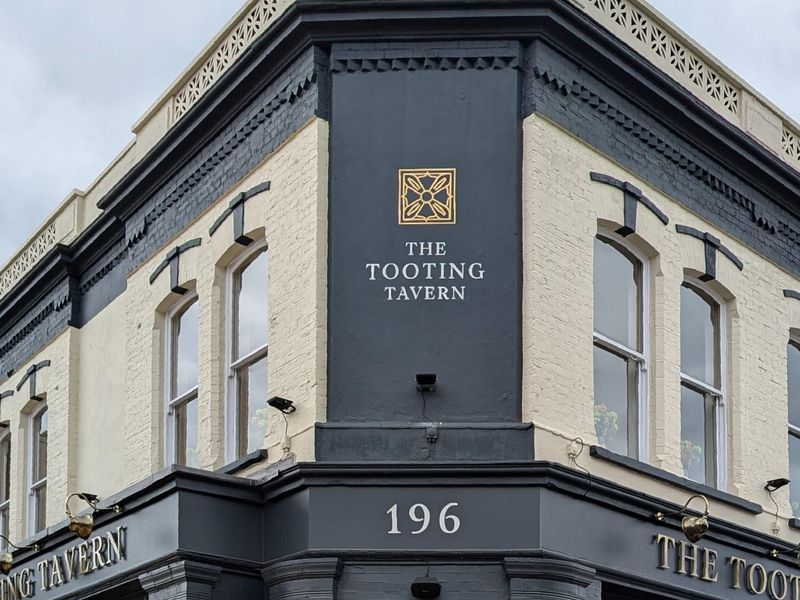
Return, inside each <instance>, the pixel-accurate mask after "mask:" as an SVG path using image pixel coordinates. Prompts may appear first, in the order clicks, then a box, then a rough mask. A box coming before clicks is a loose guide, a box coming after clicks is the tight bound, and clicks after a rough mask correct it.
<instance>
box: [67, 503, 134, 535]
mask: <svg viewBox="0 0 800 600" xmlns="http://www.w3.org/2000/svg"><path fill="white" fill-rule="evenodd" d="M74 496H77V497H78V498H80V499H81V500H83V501H84V502H86V504H88V505H89V506H90V507H91V509H92V512H91V513H90V514H88V515H74V514H72V511H71V510H70V508H69V501H70V500H71V499H72V498H73V497H74ZM99 501H100V498H98V497H97V496H95V495H94V494H89V493H86V492H76V493H74V494H70V495H69V496H67V501H66V502H65V506H66V512H67V517H68V518H69V530H70V531H71V532H72V533H74V534H75V535H77V536H78V537H79V538H81V539H84V540H85V539H88V537H89V536H90V535H92V529H94V515H95V514H97V513H99V512H107V511H110V512H115V513H120V512H122V507H120V505H119V504H115V505H114V506H109V507H108V508H97V503H98V502H99Z"/></svg>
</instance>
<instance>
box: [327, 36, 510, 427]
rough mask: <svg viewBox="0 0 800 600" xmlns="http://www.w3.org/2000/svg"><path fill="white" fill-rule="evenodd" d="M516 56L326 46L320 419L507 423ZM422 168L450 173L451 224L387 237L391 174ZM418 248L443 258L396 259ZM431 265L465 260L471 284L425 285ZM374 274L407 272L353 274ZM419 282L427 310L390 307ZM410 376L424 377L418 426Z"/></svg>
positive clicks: (393, 198)
mask: <svg viewBox="0 0 800 600" xmlns="http://www.w3.org/2000/svg"><path fill="white" fill-rule="evenodd" d="M518 57H519V47H518V45H517V44H515V43H507V44H503V43H501V44H437V45H433V46H431V45H421V44H418V45H414V44H393V45H392V46H391V47H390V46H388V45H377V46H374V45H352V44H351V45H347V46H342V47H339V46H334V49H333V50H332V55H331V60H332V65H333V68H332V71H333V73H334V74H333V85H332V98H333V104H332V130H331V199H330V276H329V289H330V296H329V302H330V306H329V312H330V319H329V357H330V358H329V399H328V419H329V420H331V421H418V422H419V421H429V420H430V421H434V422H436V421H513V420H518V419H519V416H520V401H519V393H520V391H519V387H520V374H519V354H520V318H519V312H520V217H519V215H520V187H519V184H520V168H521V167H520V165H521V161H520V143H519V100H518V98H519V94H518V86H519V72H518V70H517V69H516V65H517V64H518V60H519V58H518ZM381 60H383V61H388V63H391V62H392V61H395V62H397V63H402V68H398V69H396V70H392V69H391V68H387V69H382V68H381V67H380V64H379V63H380V61H381ZM426 61H432V62H433V63H434V64H436V70H424V65H425V63H426ZM445 61H448V62H445ZM459 61H461V62H459ZM478 61H486V62H487V65H488V66H487V67H486V68H485V69H479V68H478V66H477V64H480V63H479V62H478ZM459 64H462V65H464V66H463V68H461V67H459V66H458V65H459ZM353 65H355V66H353ZM492 65H495V68H494V69H492V68H491V66H492ZM436 168H452V169H456V175H455V177H456V192H455V194H456V218H455V220H456V222H455V223H454V224H415V225H400V224H399V223H398V196H399V191H398V187H399V184H398V170H399V169H436ZM423 241H424V242H434V243H435V242H442V243H443V245H442V246H441V248H442V250H443V251H444V252H446V255H439V256H429V255H428V256H418V255H416V254H415V255H413V256H412V255H410V252H411V251H413V247H412V248H409V247H408V246H406V244H407V243H409V242H423ZM431 262H432V263H434V264H436V265H437V266H434V267H432V268H431V267H427V268H426V267H425V266H424V265H425V263H431ZM441 262H444V263H449V262H453V263H459V264H460V263H462V262H463V263H466V265H467V268H469V265H470V264H472V263H477V264H478V266H476V267H475V268H474V269H473V273H474V274H475V276H476V278H470V277H469V276H467V277H466V278H465V279H463V280H462V279H461V278H460V277H459V276H457V278H456V279H454V280H453V279H449V274H448V275H447V276H446V278H445V279H441V278H440V275H441V271H440V270H439V267H438V264H439V263H441ZM387 263H388V264H396V265H400V266H401V267H402V266H403V265H405V264H407V263H413V264H414V265H415V266H414V267H412V268H409V270H408V273H407V275H409V277H404V276H403V274H402V273H401V274H400V275H399V276H397V277H396V279H395V278H393V275H395V271H394V270H393V269H394V267H388V270H387V271H386V273H385V274H387V275H388V279H387V278H385V277H384V276H382V273H381V271H382V267H375V268H374V270H373V269H370V268H367V265H368V264H379V265H386V264H387ZM448 269H449V267H448ZM417 274H419V275H418V276H416V277H415V275H417ZM428 274H432V275H431V277H430V278H428ZM372 277H374V279H371V278H372ZM426 285H432V286H435V287H436V291H435V292H434V293H435V294H436V296H435V297H436V298H437V299H436V300H431V301H426V300H425V299H424V297H425V296H424V293H426V292H420V293H422V294H423V295H422V296H421V297H420V298H419V299H417V300H414V299H411V300H407V301H406V300H394V298H397V297H401V296H400V295H401V293H402V292H400V291H399V288H400V287H406V288H407V290H408V294H409V296H412V297H413V294H414V291H413V290H412V288H414V287H415V286H417V287H420V286H426ZM388 286H391V287H395V288H396V291H395V292H392V291H391V290H387V289H386V287H388ZM438 286H445V287H446V289H447V290H448V294H447V296H448V297H450V296H453V295H454V294H453V293H452V291H451V290H450V288H451V286H458V287H459V288H460V287H461V286H463V292H464V299H463V300H461V299H458V300H452V299H450V300H444V299H442V297H441V296H439V292H438ZM390 298H391V299H390ZM416 373H436V374H437V375H438V377H439V385H438V389H437V390H436V392H435V393H432V394H428V395H427V398H426V400H427V402H426V406H425V407H424V408H425V414H423V399H422V398H421V395H420V393H419V392H417V390H416V389H415V384H414V375H415V374H416Z"/></svg>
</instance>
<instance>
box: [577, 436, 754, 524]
mask: <svg viewBox="0 0 800 600" xmlns="http://www.w3.org/2000/svg"><path fill="white" fill-rule="evenodd" d="M589 454H590V455H591V456H592V457H594V458H599V459H601V460H605V461H608V462H610V463H613V464H615V465H617V466H619V467H622V468H624V469H628V470H629V471H634V472H636V473H639V474H641V475H647V476H648V477H652V478H653V479H657V480H659V481H663V482H664V483H668V484H670V485H674V486H675V487H679V488H682V489H684V490H687V491H688V492H691V493H693V494H703V495H704V496H708V497H709V498H713V499H714V500H717V501H719V502H724V503H725V504H730V505H731V506H735V507H736V508H740V509H742V510H744V511H747V512H749V513H752V514H754V515H760V514H761V513H762V512H764V510H763V509H762V508H761V506H760V505H758V504H756V503H755V502H750V501H749V500H744V499H742V498H739V497H738V496H734V495H733V494H729V493H728V492H723V491H721V490H718V489H715V488H712V487H711V486H708V485H704V484H702V483H697V482H695V481H692V480H690V479H686V478H684V477H679V476H677V475H673V474H672V473H668V472H667V471H664V470H662V469H658V468H656V467H654V466H652V465H648V464H647V463H643V462H641V461H638V460H636V459H634V458H630V457H629V456H622V455H621V454H617V453H615V452H611V451H610V450H606V449H605V448H603V447H602V446H590V447H589Z"/></svg>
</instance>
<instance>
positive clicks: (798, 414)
mask: <svg viewBox="0 0 800 600" xmlns="http://www.w3.org/2000/svg"><path fill="white" fill-rule="evenodd" d="M786 350H787V355H788V359H789V360H788V363H789V364H788V368H787V370H788V373H789V377H788V379H789V382H788V383H789V423H791V424H792V425H795V426H796V427H800V349H798V348H797V346H795V345H794V344H788V345H787V347H786Z"/></svg>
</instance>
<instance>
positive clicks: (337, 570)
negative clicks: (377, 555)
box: [261, 558, 342, 600]
mask: <svg viewBox="0 0 800 600" xmlns="http://www.w3.org/2000/svg"><path fill="white" fill-rule="evenodd" d="M261 574H262V576H263V577H264V582H265V583H266V584H267V587H268V588H269V598H270V600H286V599H288V598H303V599H304V600H336V597H337V587H338V584H339V577H340V576H341V574H342V563H341V561H340V560H339V559H338V558H306V559H300V560H290V561H286V562H282V563H278V564H276V565H272V566H270V567H267V568H266V569H264V570H263V571H262V572H261Z"/></svg>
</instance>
